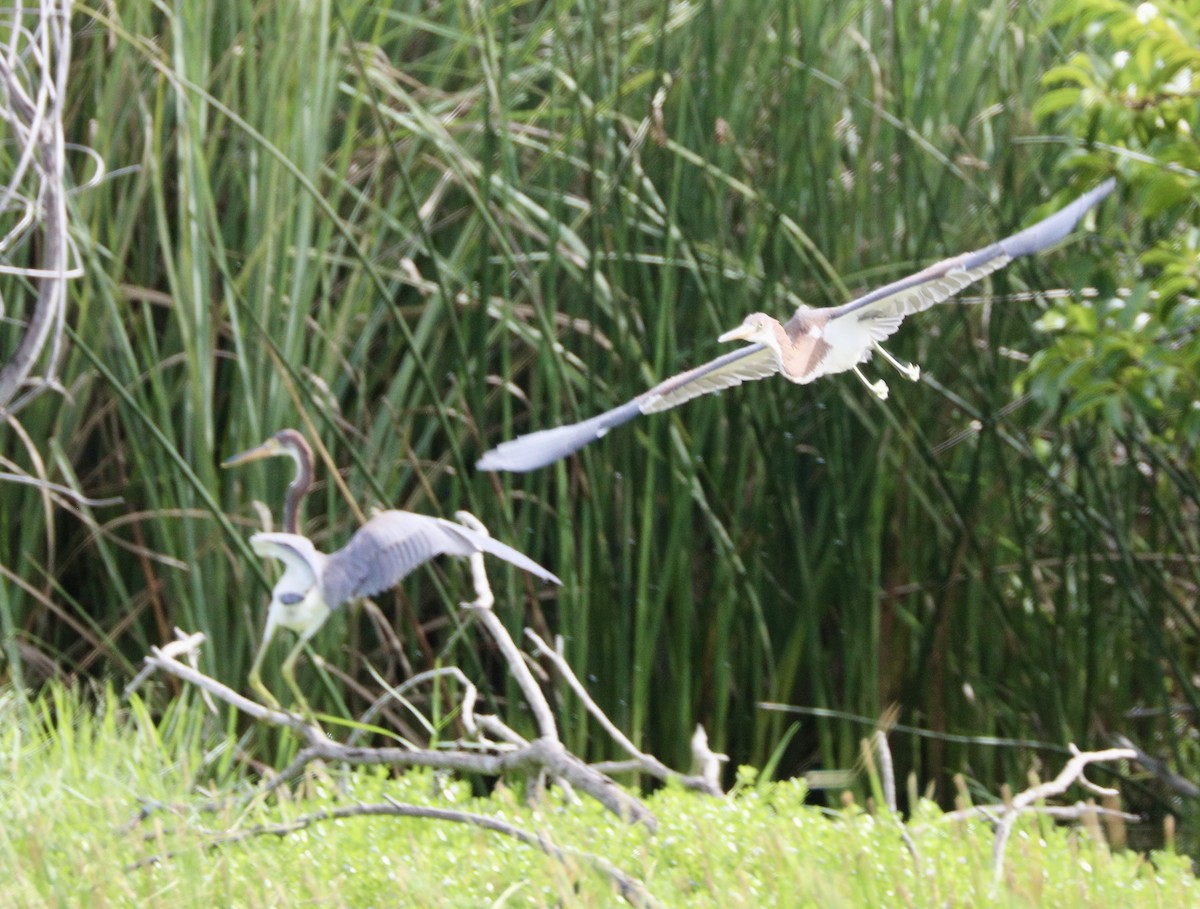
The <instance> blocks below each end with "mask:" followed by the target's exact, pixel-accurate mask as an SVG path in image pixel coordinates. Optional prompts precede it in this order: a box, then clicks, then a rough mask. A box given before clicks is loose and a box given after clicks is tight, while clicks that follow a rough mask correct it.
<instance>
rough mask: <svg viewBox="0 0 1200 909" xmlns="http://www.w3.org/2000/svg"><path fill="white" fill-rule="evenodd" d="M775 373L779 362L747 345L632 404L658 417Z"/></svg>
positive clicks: (766, 349) (765, 350) (766, 350)
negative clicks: (639, 404) (687, 404)
mask: <svg viewBox="0 0 1200 909" xmlns="http://www.w3.org/2000/svg"><path fill="white" fill-rule="evenodd" d="M777 372H779V361H777V360H776V359H775V354H774V352H773V351H772V350H771V349H770V348H769V347H767V346H766V345H765V344H750V345H747V346H746V347H740V348H738V349H737V350H733V351H730V352H729V353H727V354H725V355H724V356H720V357H717V358H716V359H715V360H712V361H710V362H708V363H705V364H704V365H703V366H697V367H696V368H695V369H689V370H688V371H687V372H681V373H680V374H679V375H677V376H673V377H671V378H670V379H667V380H665V381H663V382H660V383H659V384H658V385H656V386H654V387H653V388H651V389H650V390H649V391H648V392H646V393H645V394H644V395H641V396H640V397H639V398H637V399H636V400H638V401H640V402H641V410H642V413H660V412H661V411H664V410H670V409H671V408H672V407H678V406H679V405H680V404H682V403H684V402H685V401H690V400H691V399H692V398H697V397H699V396H700V395H706V394H709V393H711V392H714V391H720V390H721V389H723V388H731V387H733V386H734V385H741V384H742V383H743V382H749V381H753V380H754V379H765V378H766V377H767V376H770V375H773V374H775V373H777Z"/></svg>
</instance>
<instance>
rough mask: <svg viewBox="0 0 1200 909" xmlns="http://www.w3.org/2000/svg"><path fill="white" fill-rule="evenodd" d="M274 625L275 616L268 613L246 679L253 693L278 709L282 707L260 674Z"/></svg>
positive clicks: (273, 632)
mask: <svg viewBox="0 0 1200 909" xmlns="http://www.w3.org/2000/svg"><path fill="white" fill-rule="evenodd" d="M275 625H276V619H275V616H273V615H268V616H267V626H266V627H265V628H264V629H263V636H262V641H261V642H260V643H259V645H258V653H256V654H255V655H254V664H253V665H252V666H251V667H250V677H249V679H248V681H249V682H250V687H251V688H253V689H254V691H255V693H257V694H258V696H259V697H261V698H262V699H263V700H264V701H266V703H267V705H268V706H270V707H274V708H275V709H276V710H280V709H282V708H281V707H280V705H279V701H277V700H276V699H275V695H273V694H271V691H270V689H268V688H267V686H266V685H264V684H263V680H262V676H261V675H260V670H261V669H262V661H263V657H264V656H265V655H266V653H267V647H268V646H269V645H270V643H271V638H273V637H274V636H275Z"/></svg>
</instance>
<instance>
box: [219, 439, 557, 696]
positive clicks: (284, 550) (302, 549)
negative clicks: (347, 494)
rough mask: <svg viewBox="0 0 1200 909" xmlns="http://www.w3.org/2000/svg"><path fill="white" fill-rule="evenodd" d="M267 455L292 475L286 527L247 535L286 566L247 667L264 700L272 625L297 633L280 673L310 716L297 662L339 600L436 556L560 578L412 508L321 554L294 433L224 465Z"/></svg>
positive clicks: (304, 462)
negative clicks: (287, 461)
mask: <svg viewBox="0 0 1200 909" xmlns="http://www.w3.org/2000/svg"><path fill="white" fill-rule="evenodd" d="M270 457H290V458H291V459H292V460H293V461H295V463H296V476H295V479H293V480H292V483H291V485H289V486H288V490H287V497H286V498H285V500H284V508H283V513H284V519H283V526H284V530H285V532H284V533H256V534H254V535H253V536H252V537H250V546H251V548H252V549H253V550H254V551H255V552H256V553H258V554H259V555H260V556H267V557H269V558H272V559H278V560H279V561H280V562H282V563H283V574H282V575H281V576H280V578H279V580H278V581H276V582H275V586H274V588H273V589H272V590H271V605H270V608H269V609H268V610H267V624H266V627H265V628H263V636H262V642H261V643H260V644H259V645H258V653H256V654H255V656H254V664H253V665H252V666H251V667H250V679H249V681H250V685H251V687H252V688H254V690H255V691H257V692H258V693H259V694H260V695H262V696H263V697H264V698H265V699H266V700H267V701H268V702H269V703H272V704H278V702H277V701H276V700H275V698H274V697H273V696H272V695H271V693H270V691H268V690H267V688H266V686H265V685H263V682H262V678H261V676H260V675H259V671H260V669H261V667H262V661H263V655H264V654H265V653H266V651H267V646H268V645H269V644H270V643H271V639H272V637H273V636H274V634H275V630H276V629H277V628H290V629H291V630H292V631H294V632H296V634H297V640H296V644H295V646H294V647H293V648H292V650H291V652H290V653H289V654H288V655H287V657H286V658H285V659H284V661H283V666H282V673H283V678H284V681H286V682H287V684H288V687H289V688H291V690H292V693H293V694H294V695H295V697H296V701H297V703H298V704H300V705H301V707H302V709H303V710H304V711H305V712H306V713H310V712H311V711H309V709H308V701H307V700H306V699H305V697H304V694H303V693H302V692H301V691H300V688H299V686H298V685H297V684H296V675H295V670H296V659H297V658H298V657H299V656H300V651H301V650H302V649H303V648H304V645H305V644H306V643H307V642H308V640H309V639H310V638H311V637H312V636H313V635H314V634H316V633H317V630H318V629H319V628H320V627H321V626H322V625H323V624H325V620H326V619H327V618H329V615H330V613H331V612H333V610H335V609H337V608H338V607H339V606H340V605H342V604H343V603H346V602H348V601H350V600H355V599H359V598H360V597H369V596H373V595H375V594H377V593H381V592H382V591H384V590H388V589H389V588H391V587H394V586H395V585H396V584H398V583H400V581H401V580H403V579H404V578H405V577H407V576H408V575H409V574H410V573H411V572H412V571H413V570H414V569H415V568H417V566H419V565H422V564H423V563H425V562H428V561H429V560H430V559H432V558H434V557H435V556H439V555H452V556H464V557H465V556H470V555H473V554H475V553H477V552H486V553H490V554H491V555H494V556H497V557H499V558H501V559H504V560H505V561H507V562H511V563H512V564H514V565H516V566H517V567H518V568H523V569H525V570H526V571H528V572H529V573H530V574H534V575H537V576H538V577H539V578H542V579H543V580H545V581H551V582H553V583H555V584H561V583H562V581H560V580H559V579H558V578H557V577H556V576H555V575H554V574H552V573H551V572H549V571H547V570H546V569H545V568H543V567H542V566H541V565H539V564H538V563H537V562H535V561H533V560H532V559H530V558H529V557H528V556H525V555H522V554H521V553H519V552H517V550H515V549H513V548H512V547H511V546H506V545H505V544H503V543H500V542H497V541H496V540H493V539H492V538H491V537H490V536H488V535H486V534H483V533H479V532H477V531H475V530H472V529H471V528H469V527H464V526H463V525H461V524H456V523H454V522H453V521H446V520H443V519H442V518H435V517H430V516H429V515H423V514H414V513H412V512H411V511H383V512H380V513H379V514H377V515H375V516H374V517H372V518H371V519H370V520H369V521H367V522H366V523H365V524H364V525H363V526H362V527H360V528H359V529H358V531H357V532H356V533H355V534H354V535H353V536H352V537H351V538H350V542H349V543H347V544H346V545H345V546H343V547H342V548H341V549H339V550H337V551H336V552H331V553H328V554H327V553H324V552H321V551H320V550H319V549H317V548H316V546H314V545H313V544H312V541H311V540H309V539H308V538H307V537H305V536H304V535H302V534H301V533H300V505H301V503H302V502H303V501H304V497H305V496H306V495H308V491H309V488H310V487H311V486H312V481H313V457H312V449H310V448H309V447H308V443H307V442H306V441H305V440H304V437H303V436H302V435H300V433H299V432H297V431H296V430H294V429H284V430H281V431H280V432H277V433H275V435H273V436H271V438H269V439H267V441H265V442H263V443H262V444H261V445H259V446H257V447H255V448H252V449H250V450H249V451H244V452H242V453H240V454H236V455H233V456H232V457H230V458H227V459H226V460H225V461H223V462H222V463H221V466H222V467H233V466H234V465H237V464H245V463H248V462H250V461H257V460H259V459H260V458H270Z"/></svg>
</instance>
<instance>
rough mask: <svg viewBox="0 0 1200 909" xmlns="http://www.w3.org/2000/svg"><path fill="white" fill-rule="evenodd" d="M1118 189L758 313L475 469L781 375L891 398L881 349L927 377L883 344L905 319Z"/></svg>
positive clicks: (549, 459) (582, 441) (577, 441)
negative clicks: (840, 294) (865, 285)
mask: <svg viewBox="0 0 1200 909" xmlns="http://www.w3.org/2000/svg"><path fill="white" fill-rule="evenodd" d="M1115 186H1116V181H1115V180H1113V179H1109V180H1105V181H1104V182H1103V183H1101V184H1100V185H1099V186H1097V187H1096V188H1095V189H1093V190H1091V191H1090V192H1086V193H1084V194H1083V195H1082V196H1080V197H1079V198H1078V199H1076V200H1075V201H1073V202H1071V203H1070V204H1068V205H1067V206H1066V207H1064V208H1062V209H1060V210H1059V211H1057V212H1055V213H1054V214H1052V215H1050V216H1049V217H1047V218H1045V219H1043V220H1041V221H1039V222H1038V223H1037V224H1034V225H1033V226H1032V227H1027V228H1026V229H1025V230H1023V231H1021V232H1020V233H1016V234H1013V235H1012V236H1011V237H1007V238H1005V239H1003V240H1001V241H999V242H998V243H993V244H992V245H991V246H988V247H985V248H984V249H981V250H978V251H976V252H971V253H964V254H962V255H959V256H954V257H953V258H950V259H944V260H942V261H941V262H938V263H937V264H935V265H931V266H929V267H928V268H926V269H923V270H922V271H919V272H917V273H916V274H914V275H910V276H908V277H907V278H902V279H901V280H899V281H894V282H892V283H891V284H888V285H885V286H884V287H880V288H878V289H876V290H873V291H871V292H870V293H868V294H866V295H864V296H861V297H859V298H858V299H855V300H851V301H850V302H849V303H843V304H842V305H840V306H831V307H827V308H824V309H815V308H810V307H807V306H805V307H801V308H800V309H799V310H797V311H796V314H795V315H794V316H792V318H791V319H789V320H788V322H787V323H786V324H784V325H781V324H780V323H779V322H778V321H777V320H776V319H774V318H772V317H771V316H768V315H766V314H765V313H760V312H759V313H753V314H752V315H749V316H747V317H746V319H745V320H744V321H743V322H742V324H741V325H739V326H738V327H737V328H734V329H732V330H731V331H727V332H725V334H723V335H721V336H720V338H719V339H718V340H720V341H750V342H751V343H750V344H749V345H748V346H746V347H742V348H740V349H738V350H735V351H732V352H731V353H727V354H725V355H724V356H721V357H717V358H716V359H715V360H713V361H711V362H709V363H705V364H704V365H703V366H698V367H696V368H695V369H691V370H688V371H687V372H684V373H680V374H679V375H677V376H673V377H671V378H670V379H667V380H666V381H664V382H660V383H659V384H658V385H656V386H654V387H653V388H651V389H650V390H649V391H647V392H644V393H643V394H640V395H638V396H637V397H636V398H634V399H633V400H632V401H628V402H627V403H625V404H622V405H621V406H620V407H616V408H613V409H612V410H609V411H606V412H605V413H602V414H600V415H599V416H597V417H592V418H591V419H590V420H584V421H583V422H581V423H572V424H571V425H569V426H559V427H556V428H554V429H545V430H542V431H541V432H534V433H530V434H529V435H525V436H519V437H517V438H516V439H513V440H512V441H511V442H505V443H503V444H501V445H498V446H497V447H495V448H493V449H492V450H491V451H488V452H486V453H485V454H484V455H483V457H482V458H480V459H479V461H478V463H477V464H476V465H475V466H476V467H477V468H478V469H479V470H507V471H513V472H523V471H528V470H536V469H537V468H539V467H544V466H546V465H547V464H551V463H553V462H554V461H557V460H559V459H560V458H565V457H566V456H567V455H569V454H571V453H572V452H574V451H578V450H579V449H580V448H582V447H583V446H584V445H587V444H588V443H589V442H592V441H595V440H596V439H599V438H600V437H601V436H603V435H605V434H606V433H607V432H608V431H609V430H611V429H613V428H614V427H617V426H620V425H622V424H623V423H627V422H629V421H630V420H632V419H633V418H634V417H636V416H638V415H639V414H645V413H657V412H659V411H663V410H669V409H670V408H672V407H676V406H678V405H679V404H682V403H684V402H685V401H690V400H691V399H692V398H695V397H698V396H699V395H703V394H708V393H709V392H714V391H720V390H721V389H723V388H729V387H731V386H733V385H740V384H741V383H742V382H747V381H750V380H752V379H763V378H766V377H767V376H770V375H774V374H775V373H777V372H781V373H783V376H784V378H786V379H788V380H789V381H792V382H796V383H798V384H800V385H807V384H808V383H809V382H813V381H816V380H817V379H819V378H821V376H828V375H833V374H834V373H839V372H846V371H847V370H853V371H854V373H855V374H856V375H857V376H858V377H859V378H860V379H862V381H863V383H864V384H865V385H866V386H867V388H869V389H870V390H871V391H872V392H873V393H874V394H876V395H877V396H878V397H879V398H881V399H883V398H886V397H887V394H888V389H887V385H886V384H885V383H884V382H883V380H882V379H880V380H879V381H876V382H868V381H867V379H866V377H865V376H864V375H863V374H862V372H861V371H860V370H859V368H858V367H859V364H860V363H865V362H866V361H867V360H869V359H870V358H871V354H872V353H873V352H878V353H879V354H880V356H882V357H883V358H884V359H885V360H887V361H888V362H889V363H891V364H892V365H893V366H895V367H896V368H897V369H899V370H900V372H901V374H903V375H904V376H905V377H906V378H909V379H912V380H914V381H915V380H916V379H918V378H919V377H920V374H921V371H920V369H919V368H918V367H917V366H914V365H913V364H910V363H901V362H900V361H899V360H897V359H896V358H895V357H893V356H892V355H891V354H890V353H888V352H887V351H886V350H884V349H883V347H882V346H881V345H880V342H881V341H883V340H885V339H887V338H888V337H890V336H891V335H892V334H894V333H895V331H896V330H897V329H898V328H899V327H900V323H901V322H903V321H904V317H905V316H908V315H911V314H912V313H915V312H921V311H922V310H925V309H929V308H930V307H931V306H934V305H935V304H937V303H941V302H943V301H945V300H948V299H949V298H950V297H952V296H953V295H954V294H956V293H958V292H959V291H960V290H962V289H963V288H964V287H966V286H967V285H969V284H973V283H974V282H976V281H978V280H980V279H981V278H983V277H984V276H985V275H988V274H991V273H992V272H994V271H996V270H997V269H999V268H1002V267H1003V266H1005V265H1007V264H1008V263H1009V262H1011V261H1012V260H1013V259H1016V258H1019V257H1021V256H1029V255H1033V254H1034V253H1038V252H1041V251H1042V250H1044V249H1046V248H1047V247H1049V246H1052V245H1053V244H1055V243H1057V242H1058V241H1059V240H1061V239H1063V238H1064V237H1065V236H1066V235H1067V234H1069V233H1070V232H1071V231H1072V230H1073V229H1074V228H1075V225H1076V224H1077V223H1078V222H1079V219H1080V218H1082V217H1083V215H1084V214H1085V213H1086V212H1087V211H1088V209H1090V208H1092V207H1093V206H1094V205H1096V204H1097V203H1098V202H1100V200H1101V199H1103V198H1104V197H1105V196H1107V195H1108V194H1109V193H1111V192H1112V191H1113V188H1114V187H1115Z"/></svg>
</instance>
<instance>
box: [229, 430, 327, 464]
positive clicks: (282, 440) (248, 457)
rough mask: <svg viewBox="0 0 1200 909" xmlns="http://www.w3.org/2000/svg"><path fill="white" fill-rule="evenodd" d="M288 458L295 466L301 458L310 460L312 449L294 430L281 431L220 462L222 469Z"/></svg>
mask: <svg viewBox="0 0 1200 909" xmlns="http://www.w3.org/2000/svg"><path fill="white" fill-rule="evenodd" d="M275 457H288V458H291V459H292V460H294V461H295V462H296V463H297V464H299V463H300V461H301V459H302V458H307V459H308V460H309V461H311V460H312V449H310V448H309V447H308V442H306V441H305V440H304V436H302V435H300V433H299V432H297V431H296V430H294V429H281V430H279V432H277V433H275V435H273V436H271V438H269V439H267V441H265V442H263V443H262V444H261V445H256V446H255V447H254V448H251V449H250V450H249V451H243V452H239V453H238V454H235V455H231V456H230V457H228V458H226V459H225V460H224V461H222V462H221V466H222V467H236V466H237V465H239V464H249V463H250V462H251V461H258V460H261V459H262V458H275Z"/></svg>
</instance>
